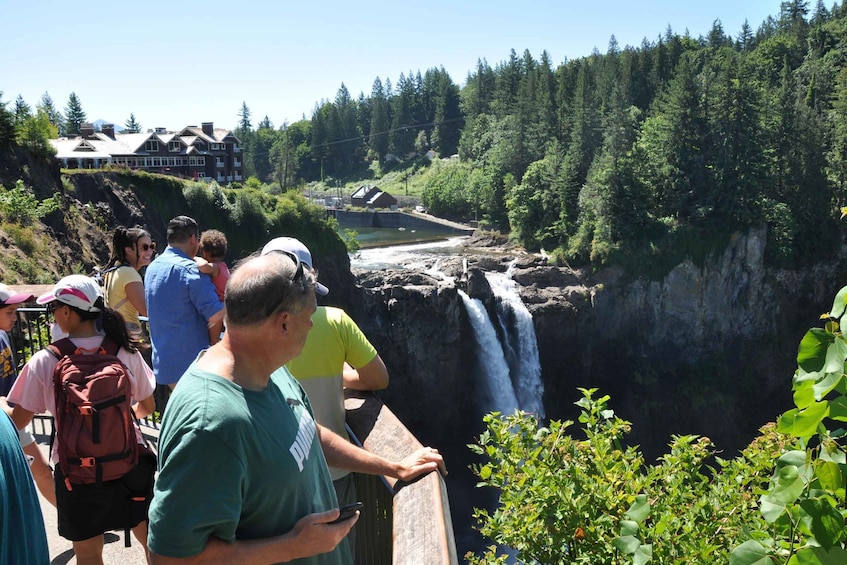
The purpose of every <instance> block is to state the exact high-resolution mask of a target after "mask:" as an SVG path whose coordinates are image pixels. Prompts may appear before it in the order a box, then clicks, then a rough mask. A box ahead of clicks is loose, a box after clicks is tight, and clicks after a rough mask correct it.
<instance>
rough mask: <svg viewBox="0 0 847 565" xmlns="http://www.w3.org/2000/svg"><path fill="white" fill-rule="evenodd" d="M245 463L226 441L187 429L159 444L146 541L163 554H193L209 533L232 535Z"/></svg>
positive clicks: (238, 512) (231, 538)
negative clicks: (157, 473)
mask: <svg viewBox="0 0 847 565" xmlns="http://www.w3.org/2000/svg"><path fill="white" fill-rule="evenodd" d="M244 471H245V470H244V466H243V463H242V461H241V460H240V459H239V458H238V457H237V456H236V454H235V453H234V452H233V451H232V450H231V449H230V448H229V447H228V446H227V445H226V443H225V442H224V441H222V440H221V439H220V438H218V437H216V436H215V435H214V434H212V433H210V432H208V431H195V430H191V431H188V432H187V433H184V434H182V435H181V436H179V437H178V438H172V440H171V441H169V442H168V445H165V446H163V450H162V463H161V469H160V470H159V476H158V478H157V480H156V485H155V490H154V496H153V502H152V504H151V505H150V526H149V539H148V546H149V548H150V550H151V551H153V552H154V553H158V554H160V555H164V556H166V557H191V556H194V555H197V554H198V553H200V552H201V551H203V548H204V547H205V546H206V542H207V541H208V539H209V538H210V537H212V536H214V537H216V538H220V539H222V540H224V541H227V542H232V541H234V540H235V531H236V528H237V527H238V523H239V517H240V515H241V501H242V499H241V490H242V482H243V480H244V474H245V473H244Z"/></svg>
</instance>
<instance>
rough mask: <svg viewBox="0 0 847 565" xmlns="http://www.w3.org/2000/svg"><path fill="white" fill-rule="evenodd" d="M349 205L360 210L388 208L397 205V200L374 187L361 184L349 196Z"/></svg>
mask: <svg viewBox="0 0 847 565" xmlns="http://www.w3.org/2000/svg"><path fill="white" fill-rule="evenodd" d="M350 203H351V204H352V205H353V206H359V207H362V208H390V207H392V206H396V205H397V199H396V198H394V197H393V196H391V195H390V194H388V193H387V192H383V191H382V190H380V189H378V188H377V187H375V186H370V185H367V184H363V185H362V186H360V187H359V188H357V189H356V192H354V193H353V194H352V196H350Z"/></svg>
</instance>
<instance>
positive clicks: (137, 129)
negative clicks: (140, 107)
mask: <svg viewBox="0 0 847 565" xmlns="http://www.w3.org/2000/svg"><path fill="white" fill-rule="evenodd" d="M124 131H126V133H141V124H140V123H138V120H136V119H135V114H133V113H132V112H130V113H129V119H128V120H127V121H126V122H124Z"/></svg>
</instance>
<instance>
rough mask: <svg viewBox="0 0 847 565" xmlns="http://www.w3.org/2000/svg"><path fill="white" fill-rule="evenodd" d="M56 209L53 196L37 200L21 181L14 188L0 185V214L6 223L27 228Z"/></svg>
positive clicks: (56, 204) (56, 205)
mask: <svg viewBox="0 0 847 565" xmlns="http://www.w3.org/2000/svg"><path fill="white" fill-rule="evenodd" d="M57 208H58V203H57V202H56V199H55V196H54V197H51V198H46V199H44V200H39V199H38V198H37V197H36V196H35V193H33V192H32V190H31V189H30V188H29V187H27V186H25V185H24V182H23V181H22V180H18V181H17V182H16V183H15V187H14V188H9V189H7V188H5V187H3V186H2V185H0V212H2V213H3V216H4V217H5V218H6V219H7V220H8V221H11V222H17V223H19V224H20V225H22V226H28V225H30V224H31V223H32V222H33V221H35V220H40V219H41V218H43V217H44V216H46V215H47V214H49V213H50V212H52V211H53V210H56V209H57Z"/></svg>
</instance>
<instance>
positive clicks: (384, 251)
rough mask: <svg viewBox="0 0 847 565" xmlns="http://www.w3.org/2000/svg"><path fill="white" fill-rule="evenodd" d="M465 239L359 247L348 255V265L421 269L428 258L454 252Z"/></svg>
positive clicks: (376, 268) (372, 267) (377, 268)
mask: <svg viewBox="0 0 847 565" xmlns="http://www.w3.org/2000/svg"><path fill="white" fill-rule="evenodd" d="M465 239H467V237H466V236H460V237H453V238H450V239H448V240H445V241H430V242H425V243H414V244H411V245H394V246H391V247H371V248H368V249H360V250H359V251H357V252H356V253H354V254H353V255H352V256H351V257H350V266H351V267H357V268H360V269H371V270H379V269H388V268H398V267H404V268H408V269H421V270H423V269H424V268H425V267H424V265H425V264H426V263H427V260H428V259H431V258H432V257H434V256H444V255H452V254H454V252H456V251H457V250H458V249H460V248H461V245H462V242H463V241H464V240H465Z"/></svg>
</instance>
